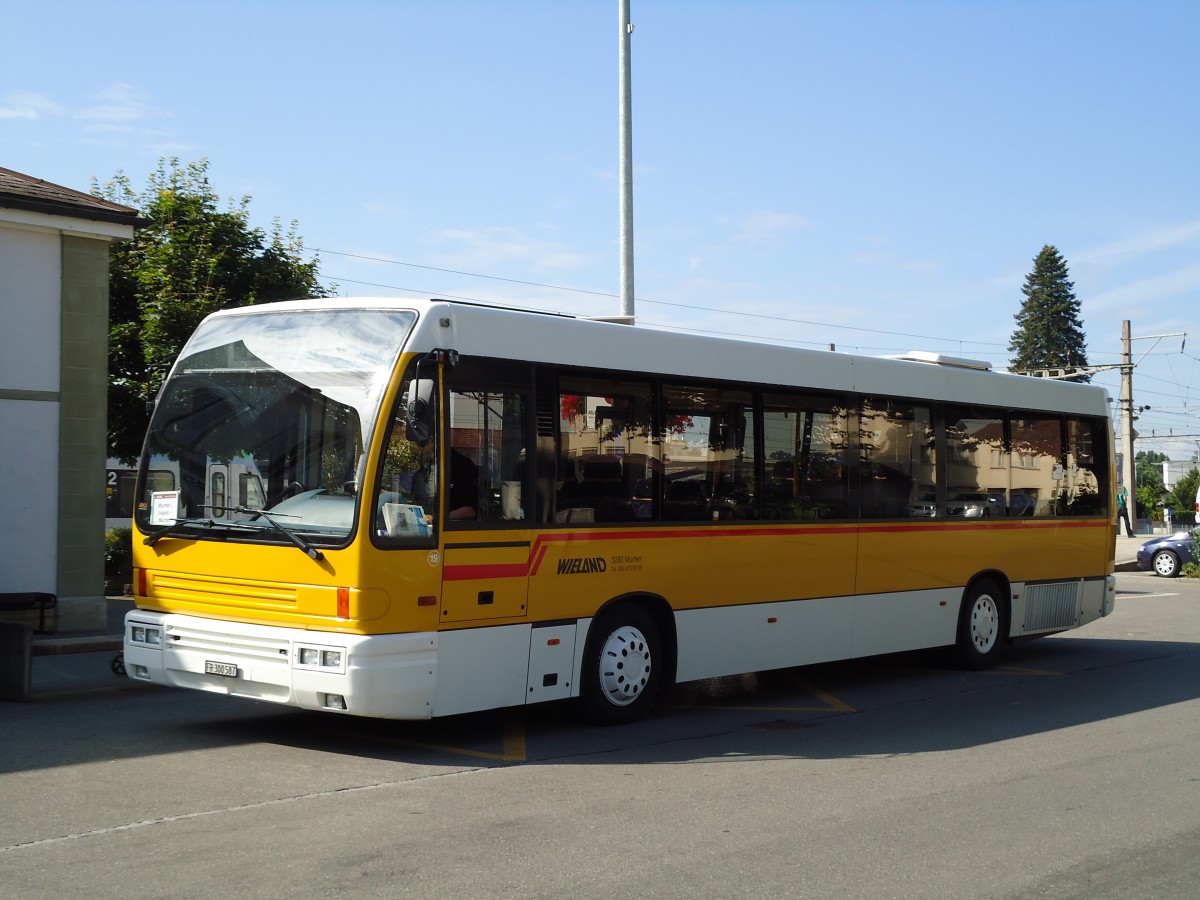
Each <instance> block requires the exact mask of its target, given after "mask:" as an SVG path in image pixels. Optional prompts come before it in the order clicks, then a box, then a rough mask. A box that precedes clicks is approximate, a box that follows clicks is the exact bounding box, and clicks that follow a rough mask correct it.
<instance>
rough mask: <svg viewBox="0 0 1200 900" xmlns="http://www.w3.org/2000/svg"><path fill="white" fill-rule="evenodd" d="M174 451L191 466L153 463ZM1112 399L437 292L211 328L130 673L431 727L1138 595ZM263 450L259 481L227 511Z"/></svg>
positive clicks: (191, 390) (1004, 638) (911, 361)
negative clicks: (458, 299)
mask: <svg viewBox="0 0 1200 900" xmlns="http://www.w3.org/2000/svg"><path fill="white" fill-rule="evenodd" d="M164 459H166V460H169V461H170V464H171V466H172V467H173V471H174V470H176V469H177V471H178V480H177V483H176V484H175V485H173V486H172V489H170V490H163V489H161V483H160V482H156V480H155V478H154V477H153V472H154V469H155V468H161V466H162V462H161V461H162V460H164ZM1112 460H1113V450H1112V429H1111V424H1110V421H1109V419H1108V403H1107V398H1106V395H1105V393H1104V391H1102V390H1101V389H1099V388H1095V387H1091V386H1087V385H1078V384H1065V383H1061V382H1054V381H1048V380H1043V379H1036V378H1029V377H1023V376H1014V375H1007V374H1001V373H997V372H993V371H989V370H988V366H987V365H986V364H982V363H976V362H973V361H970V360H961V359H953V358H945V357H939V356H936V355H932V354H920V353H914V354H910V355H909V357H907V358H903V359H896V358H887V359H884V358H872V357H863V356H852V355H846V354H839V353H833V352H825V351H811V350H801V349H794V348H785V347H779V346H771V345H764V344H757V343H748V342H738V341H732V340H723V339H715V338H706V337H696V336H690V335H683V334H676V333H669V332H664V331H658V330H652V329H646V328H640V327H631V326H628V325H617V324H610V323H603V322H596V321H589V320H585V319H579V318H574V317H570V316H563V315H555V314H548V313H542V312H532V311H523V310H514V309H503V308H497V307H488V306H482V305H474V304H465V303H452V302H446V301H441V300H430V301H421V302H410V301H400V300H336V301H331V300H313V301H299V302H293V303H280V304H272V305H264V306H255V307H248V308H244V309H238V310H230V311H226V312H220V313H216V314H214V315H212V316H210V317H209V318H208V319H206V320H205V321H204V322H203V323H202V324H201V325H200V327H199V328H198V329H197V331H196V333H195V335H194V336H193V337H192V338H191V340H190V341H189V342H188V344H187V346H186V347H185V348H184V350H183V351H182V353H181V354H180V356H179V359H178V361H177V362H176V364H175V367H174V369H173V370H172V372H171V374H170V376H169V378H168V379H167V381H166V383H165V385H164V387H163V389H162V391H161V393H160V395H159V398H158V400H157V404H156V408H155V410H154V414H153V416H152V421H151V424H150V428H149V432H148V435H147V438H146V444H145V449H144V452H143V455H142V462H141V466H142V470H143V471H142V473H141V476H140V480H139V488H138V490H139V494H138V497H137V503H136V509H135V511H134V525H135V539H134V547H135V553H134V565H135V567H136V568H135V576H134V581H135V587H134V590H135V594H136V600H137V604H136V605H137V608H136V609H135V610H133V611H131V612H130V613H129V614H128V616H127V619H126V624H125V639H124V652H125V663H126V667H127V671H128V672H129V674H130V676H131V677H133V678H134V679H139V680H143V681H147V682H153V683H156V684H163V685H173V686H176V687H186V688H194V689H198V690H204V691H213V692H217V693H222V694H228V695H231V696H239V697H250V698H255V699H259V700H268V701H274V702H278V703H283V704H289V705H292V706H297V707H302V708H305V709H316V710H331V711H339V712H343V713H348V714H356V715H362V716H377V717H387V718H399V719H422V718H428V717H431V716H442V715H452V714H457V713H465V712H470V711H475V710H482V709H489V708H496V707H505V706H516V705H521V704H526V703H539V702H543V701H548V700H559V699H566V698H579V700H580V701H581V702H582V704H583V706H584V708H585V709H586V711H587V712H588V713H589V714H590V715H591V716H592V717H593V718H594V719H595V720H597V721H601V722H612V721H622V720H625V719H630V718H634V717H636V716H638V715H640V714H642V713H643V712H645V710H646V709H647V708H648V707H649V706H650V705H651V704H652V703H653V701H654V698H655V696H656V695H657V694H658V693H659V692H660V691H661V689H662V688H664V687H665V686H667V685H669V684H671V683H672V682H683V681H690V680H695V679H701V678H711V677H716V676H724V675H730V674H735V673H742V672H751V671H762V670H767V669H775V668H783V667H791V666H800V665H805V664H810V663H818V662H825V661H830V660H839V659H849V658H854V657H863V656H870V655H874V654H882V653H892V652H896V651H903V650H915V649H919V648H928V647H940V646H947V647H955V648H956V649H957V652H958V654H959V656H960V657H961V659H962V661H963V663H964V664H965V665H967V666H969V667H975V668H983V667H986V666H989V665H991V664H993V663H994V661H995V660H996V657H997V655H998V654H999V653H1000V652H1001V649H1002V647H1003V645H1004V644H1006V643H1008V642H1011V641H1013V640H1016V639H1020V638H1025V637H1032V636H1038V635H1045V634H1050V633H1054V632H1058V631H1063V630H1065V629H1070V628H1075V627H1077V626H1080V625H1082V624H1084V623H1086V622H1089V621H1092V620H1094V619H1096V618H1098V617H1100V616H1103V615H1107V614H1108V613H1109V612H1110V611H1111V610H1112V607H1113V601H1114V596H1115V594H1114V581H1113V577H1112V569H1113V566H1112V559H1113V547H1114V533H1115V532H1114V522H1115V509H1114V506H1115V505H1114V503H1113V501H1112V496H1113V464H1112ZM231 461H239V465H240V467H241V470H242V471H243V472H244V474H247V475H248V476H252V477H251V479H250V480H251V481H252V482H253V483H254V484H255V485H256V489H255V491H253V492H250V493H249V494H248V495H247V496H246V497H242V496H240V495H238V494H237V493H236V492H233V491H229V492H227V496H228V497H230V498H236V499H234V500H233V502H229V501H226V502H225V503H224V504H218V503H217V502H216V501H215V500H213V499H212V498H213V497H214V496H218V494H216V493H214V491H213V490H211V489H210V487H209V486H208V485H207V481H208V479H209V477H210V475H209V473H211V472H212V471H214V465H217V467H218V468H217V469H216V470H218V471H219V470H220V469H219V466H220V465H221V464H229V463H230V462H231Z"/></svg>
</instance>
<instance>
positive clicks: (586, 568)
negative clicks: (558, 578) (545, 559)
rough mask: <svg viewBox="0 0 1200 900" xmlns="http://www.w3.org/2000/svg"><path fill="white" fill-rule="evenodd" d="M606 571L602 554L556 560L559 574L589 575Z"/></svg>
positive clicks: (606, 567) (606, 566)
mask: <svg viewBox="0 0 1200 900" xmlns="http://www.w3.org/2000/svg"><path fill="white" fill-rule="evenodd" d="M607 571H608V563H606V562H605V561H604V557H603V556H574V557H570V558H568V559H560V560H559V561H558V574H559V575H591V574H593V573H596V572H607Z"/></svg>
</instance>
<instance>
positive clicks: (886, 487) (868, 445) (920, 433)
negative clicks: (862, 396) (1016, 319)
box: [858, 399, 937, 519]
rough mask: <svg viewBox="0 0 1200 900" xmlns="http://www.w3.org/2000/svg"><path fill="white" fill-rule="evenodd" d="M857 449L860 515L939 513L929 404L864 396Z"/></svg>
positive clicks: (889, 516) (895, 516) (894, 516)
mask: <svg viewBox="0 0 1200 900" xmlns="http://www.w3.org/2000/svg"><path fill="white" fill-rule="evenodd" d="M858 449H859V453H860V457H861V458H860V462H859V479H860V481H861V485H860V493H861V501H860V502H861V510H860V514H861V516H862V518H864V519H902V518H909V517H915V518H933V517H935V516H936V515H937V506H936V503H937V499H936V498H937V487H936V484H937V478H936V474H935V472H936V466H935V465H934V433H933V420H932V417H931V415H930V411H929V408H928V407H924V406H914V405H913V404H912V403H910V402H909V401H907V400H882V399H867V400H864V401H863V407H862V413H861V415H860V417H859V435H858Z"/></svg>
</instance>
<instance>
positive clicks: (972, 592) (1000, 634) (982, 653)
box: [955, 579, 1008, 671]
mask: <svg viewBox="0 0 1200 900" xmlns="http://www.w3.org/2000/svg"><path fill="white" fill-rule="evenodd" d="M1007 633H1008V602H1007V598H1006V596H1005V594H1004V592H1003V591H1001V590H1000V586H999V585H998V584H997V583H996V582H995V581H992V580H990V579H982V580H980V581H976V582H975V583H974V584H972V585H971V586H970V587H969V588H967V591H966V593H964V594H963V601H962V607H961V608H960V609H959V612H958V638H957V641H956V643H955V649H956V650H957V653H958V660H959V662H960V663H961V664H962V665H963V667H964V668H967V669H972V670H975V671H981V670H983V669H990V668H991V667H992V666H994V665H995V664H996V660H998V659H999V658H1000V653H1001V650H1002V648H1003V646H1004V641H1005V636H1006V635H1007Z"/></svg>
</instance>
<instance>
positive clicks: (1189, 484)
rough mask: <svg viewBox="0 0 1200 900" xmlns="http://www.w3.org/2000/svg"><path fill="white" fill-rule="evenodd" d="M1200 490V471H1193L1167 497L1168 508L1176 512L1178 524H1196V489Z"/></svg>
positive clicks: (1181, 479) (1180, 480)
mask: <svg viewBox="0 0 1200 900" xmlns="http://www.w3.org/2000/svg"><path fill="white" fill-rule="evenodd" d="M1197 488H1200V469H1192V470H1191V471H1190V472H1188V473H1187V474H1186V475H1184V476H1183V477H1182V478H1180V479H1179V481H1178V482H1177V483H1176V484H1175V490H1173V491H1172V492H1171V493H1170V494H1169V495H1168V496H1167V500H1166V503H1167V506H1169V507H1171V509H1173V510H1175V521H1176V522H1188V523H1191V522H1194V521H1195V517H1196V489H1197Z"/></svg>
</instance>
